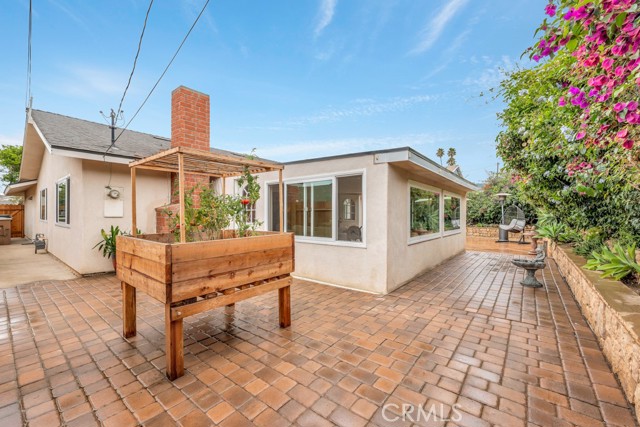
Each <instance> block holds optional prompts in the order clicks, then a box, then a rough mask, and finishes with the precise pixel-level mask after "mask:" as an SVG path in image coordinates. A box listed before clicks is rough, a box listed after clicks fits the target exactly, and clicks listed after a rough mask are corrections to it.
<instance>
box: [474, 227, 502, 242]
mask: <svg viewBox="0 0 640 427" xmlns="http://www.w3.org/2000/svg"><path fill="white" fill-rule="evenodd" d="M467 236H473V237H493V238H495V239H497V238H498V226H497V225H489V226H487V227H475V226H471V225H467Z"/></svg>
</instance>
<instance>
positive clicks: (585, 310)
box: [549, 244, 640, 417]
mask: <svg viewBox="0 0 640 427" xmlns="http://www.w3.org/2000/svg"><path fill="white" fill-rule="evenodd" d="M549 255H550V256H551V257H552V258H553V259H554V260H555V261H556V263H557V264H558V269H559V270H560V273H561V274H562V276H564V278H565V280H566V281H567V283H568V284H569V287H570V288H571V291H572V292H573V295H574V296H575V298H576V300H577V301H578V304H580V308H581V311H582V314H583V315H584V317H585V318H586V319H587V322H588V323H589V326H591V329H593V331H594V333H595V334H596V337H597V338H598V341H599V343H600V346H601V347H602V350H603V352H604V355H605V357H606V358H607V360H608V361H609V363H610V364H611V368H612V370H613V372H615V373H616V374H617V375H618V378H619V379H620V383H621V384H622V388H623V389H624V392H625V394H626V396H627V399H628V400H629V402H631V403H632V404H633V405H634V406H635V407H636V411H638V408H640V406H639V404H640V339H639V336H640V295H638V294H636V293H635V292H633V291H632V290H630V289H629V288H627V287H626V286H625V285H623V284H622V283H621V282H619V281H615V280H609V279H602V278H601V277H600V273H597V272H595V271H589V270H585V269H583V268H582V266H584V265H585V263H586V260H585V259H584V258H582V257H580V256H579V255H576V254H575V253H574V252H573V250H572V249H571V248H570V247H568V246H558V245H555V244H551V245H550V247H549ZM636 417H638V413H637V412H636Z"/></svg>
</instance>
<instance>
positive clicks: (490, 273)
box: [0, 245, 636, 427]
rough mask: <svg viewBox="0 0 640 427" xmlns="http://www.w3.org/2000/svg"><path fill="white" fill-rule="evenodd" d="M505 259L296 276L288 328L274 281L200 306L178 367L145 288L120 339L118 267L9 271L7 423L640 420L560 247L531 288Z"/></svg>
mask: <svg viewBox="0 0 640 427" xmlns="http://www.w3.org/2000/svg"><path fill="white" fill-rule="evenodd" d="M488 247H489V245H488V246H487V248H488ZM485 249H486V248H485ZM487 250H488V249H487ZM510 259H511V255H509V254H498V253H490V252H467V253H465V254H462V255H460V256H458V257H455V258H453V259H451V260H449V261H447V262H445V263H444V264H442V265H440V266H439V267H437V268H436V269H434V270H432V271H430V272H427V273H426V274H424V275H422V276H420V277H417V278H415V279H414V280H413V281H411V282H410V283H409V284H407V285H406V286H403V287H402V288H400V289H398V290H397V291H395V292H393V293H391V294H389V295H386V296H377V295H369V294H362V293H358V292H354V291H349V290H345V289H338V288H332V287H327V286H322V285H318V284H313V283H308V282H303V281H298V282H297V283H296V284H295V286H294V287H293V288H292V307H293V323H292V326H291V328H288V329H284V330H281V329H280V328H278V326H277V303H276V301H275V299H274V297H273V295H265V296H261V297H258V298H254V299H252V300H249V301H243V302H241V303H238V304H236V307H235V309H234V310H228V309H222V310H217V311H212V312H208V313H202V314H200V315H197V316H193V317H190V318H187V319H186V320H185V370H186V372H185V375H184V376H183V377H182V378H180V379H178V380H176V381H173V382H171V381H169V380H167V379H166V377H165V375H164V363H165V360H164V309H163V307H162V306H161V305H160V304H158V303H156V302H155V301H153V300H151V299H150V298H148V297H147V296H146V295H144V294H143V293H141V292H140V293H138V319H137V322H138V334H137V336H136V337H133V338H131V339H130V340H125V339H124V338H122V336H121V334H120V328H121V317H120V316H121V313H120V310H121V300H120V298H121V295H120V286H119V283H118V282H117V281H116V280H115V278H114V277H113V276H96V277H90V278H81V279H77V280H71V281H66V282H55V281H51V282H39V283H35V284H31V285H23V286H20V287H18V288H9V289H5V290H3V291H2V293H0V313H2V316H4V318H2V317H0V333H4V334H5V337H8V339H7V338H5V339H4V340H1V341H0V350H2V352H1V353H0V354H1V355H0V423H2V424H3V425H13V424H18V425H19V424H21V423H24V422H28V423H29V425H35V426H38V425H43V426H45V427H51V426H53V425H58V424H61V423H67V424H68V425H99V424H103V425H107V426H108V425H114V426H115V425H118V426H120V425H124V426H126V425H138V424H141V423H142V424H144V425H148V426H165V425H166V426H174V425H186V426H198V425H211V424H212V423H216V424H219V425H222V426H243V425H247V426H249V425H257V426H269V427H272V426H278V425H282V426H289V425H292V424H295V425H298V426H322V425H327V426H331V425H338V426H340V425H344V426H357V425H372V426H381V427H382V426H387V425H428V423H425V422H423V421H415V422H412V421H411V420H409V421H407V420H402V419H400V418H399V419H398V420H397V421H396V422H393V423H390V422H388V421H386V420H385V419H384V418H383V411H382V408H383V406H384V405H392V406H393V405H397V406H396V411H395V412H389V414H395V415H401V412H402V405H412V406H411V407H412V408H414V410H416V408H417V407H419V406H420V405H422V407H423V408H424V409H425V410H427V411H428V410H429V408H436V409H437V410H438V411H442V412H441V413H443V414H448V415H449V416H453V415H456V414H458V412H459V414H460V416H461V419H460V420H458V421H456V422H451V423H449V424H447V425H461V426H475V425H479V426H488V425H492V424H503V425H505V424H507V425H513V426H516V425H527V426H529V425H530V426H534V425H538V426H546V425H558V426H564V425H567V426H568V425H585V426H590V425H603V424H611V425H636V424H635V418H634V415H633V413H632V411H631V408H630V407H629V405H628V403H627V402H626V400H625V398H624V395H623V393H622V391H621V389H620V386H619V384H618V383H617V381H616V378H615V376H614V375H613V374H612V373H611V371H610V370H609V368H608V366H607V364H606V360H605V359H604V357H603V355H602V352H601V351H600V349H599V347H598V345H597V341H596V340H595V337H594V335H593V333H592V332H591V330H590V329H589V328H588V327H587V326H586V322H585V321H584V319H583V318H582V316H581V315H580V312H579V308H578V306H577V305H576V303H575V301H574V299H573V297H572V296H571V293H570V291H569V289H568V287H567V285H566V283H565V282H564V281H563V280H562V278H561V277H560V276H559V274H558V272H557V269H556V267H555V264H554V263H553V261H550V262H549V266H548V267H547V269H545V270H544V272H543V274H542V275H540V273H538V274H539V275H540V276H541V277H542V280H543V281H544V283H545V288H541V289H537V290H533V289H526V288H522V287H521V286H520V285H519V284H518V281H519V280H520V278H521V277H522V272H521V271H518V270H517V269H515V268H514V267H513V266H512V265H511V264H510ZM3 319H4V320H3ZM34 337H35V338H34ZM443 424H445V423H444V422H440V423H439V425H443Z"/></svg>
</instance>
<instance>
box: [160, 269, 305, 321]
mask: <svg viewBox="0 0 640 427" xmlns="http://www.w3.org/2000/svg"><path fill="white" fill-rule="evenodd" d="M291 283H292V279H291V277H290V276H289V277H286V278H284V279H279V280H274V281H273V282H268V283H265V284H263V285H259V286H254V287H252V288H248V289H244V290H241V291H236V292H235V293H233V294H230V295H220V296H217V297H215V298H210V299H204V300H201V301H198V302H195V303H193V304H188V305H182V306H179V307H172V308H171V319H172V320H178V319H183V318H185V317H188V316H192V315H194V314H198V313H202V312H203V311H207V310H211V309H214V308H219V307H222V306H225V305H228V304H233V303H236V302H238V301H242V300H245V299H248V298H252V297H255V296H258V295H262V294H264V293H267V292H270V291H274V290H276V289H280V288H284V287H289V286H291Z"/></svg>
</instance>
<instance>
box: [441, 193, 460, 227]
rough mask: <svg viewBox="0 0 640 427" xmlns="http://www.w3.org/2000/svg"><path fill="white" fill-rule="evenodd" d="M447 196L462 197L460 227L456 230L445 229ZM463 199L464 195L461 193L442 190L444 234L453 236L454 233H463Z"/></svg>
mask: <svg viewBox="0 0 640 427" xmlns="http://www.w3.org/2000/svg"><path fill="white" fill-rule="evenodd" d="M445 196H451V197H456V198H458V199H460V227H459V228H457V229H455V230H445V229H444V198H445ZM462 199H463V197H462V196H461V195H459V194H456V193H453V192H451V191H442V232H443V236H451V235H453V234H460V233H462V225H463V224H462Z"/></svg>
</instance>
